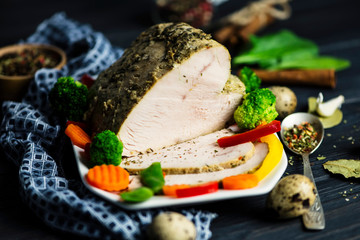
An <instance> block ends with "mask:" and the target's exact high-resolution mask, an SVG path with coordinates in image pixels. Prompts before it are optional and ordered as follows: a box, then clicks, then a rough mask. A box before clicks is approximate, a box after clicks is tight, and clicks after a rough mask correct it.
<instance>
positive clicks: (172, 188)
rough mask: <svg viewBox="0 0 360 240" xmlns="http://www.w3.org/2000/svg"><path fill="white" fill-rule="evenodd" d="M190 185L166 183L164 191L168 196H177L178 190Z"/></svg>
mask: <svg viewBox="0 0 360 240" xmlns="http://www.w3.org/2000/svg"><path fill="white" fill-rule="evenodd" d="M189 187H190V185H188V184H175V185H165V186H163V189H162V190H163V193H164V195H166V196H169V197H176V190H178V189H183V188H189Z"/></svg>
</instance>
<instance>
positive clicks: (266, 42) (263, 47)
mask: <svg viewBox="0 0 360 240" xmlns="http://www.w3.org/2000/svg"><path fill="white" fill-rule="evenodd" d="M250 43H251V44H252V48H251V49H250V50H248V51H247V52H245V53H243V54H240V55H239V56H236V57H235V58H234V60H233V62H234V64H249V63H256V62H258V61H264V60H268V61H269V60H272V62H274V59H278V58H280V57H282V56H283V55H285V54H286V55H290V54H294V55H300V54H301V55H303V53H299V52H306V55H308V54H309V53H311V54H312V55H317V53H318V48H317V46H316V44H315V43H313V42H311V41H310V40H307V39H303V38H300V37H298V36H296V35H295V34H294V33H292V32H290V31H287V30H283V31H280V32H278V33H275V34H270V35H266V36H263V37H256V36H252V37H251V38H250Z"/></svg>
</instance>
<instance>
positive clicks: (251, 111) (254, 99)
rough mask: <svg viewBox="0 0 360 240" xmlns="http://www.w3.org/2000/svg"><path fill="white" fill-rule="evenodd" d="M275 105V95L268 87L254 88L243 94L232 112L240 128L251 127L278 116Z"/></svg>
mask: <svg viewBox="0 0 360 240" xmlns="http://www.w3.org/2000/svg"><path fill="white" fill-rule="evenodd" d="M275 105H276V97H275V95H274V94H273V93H272V92H271V91H270V90H269V89H268V88H260V89H256V90H254V91H251V92H249V93H247V94H245V96H244V100H243V102H242V103H241V105H240V106H239V107H238V108H237V109H236V111H235V113H234V119H235V121H236V123H237V125H238V126H239V128H240V129H253V128H255V127H257V126H259V125H260V124H263V123H269V122H271V121H272V120H274V119H275V118H276V117H277V116H278V113H277V112H276V108H275Z"/></svg>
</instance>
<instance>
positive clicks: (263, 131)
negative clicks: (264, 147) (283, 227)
mask: <svg viewBox="0 0 360 240" xmlns="http://www.w3.org/2000/svg"><path fill="white" fill-rule="evenodd" d="M280 130H281V124H280V121H277V120H273V121H272V122H270V123H268V124H265V125H260V126H258V127H256V128H254V129H252V130H249V131H246V132H243V133H238V134H235V135H232V136H226V137H222V138H219V139H218V140H217V142H218V144H219V146H220V147H231V146H235V145H238V144H242V143H246V142H253V141H255V140H257V139H259V138H261V137H263V136H266V135H269V134H272V133H276V132H279V131H280Z"/></svg>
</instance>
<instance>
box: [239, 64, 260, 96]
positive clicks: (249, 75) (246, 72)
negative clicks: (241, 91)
mask: <svg viewBox="0 0 360 240" xmlns="http://www.w3.org/2000/svg"><path fill="white" fill-rule="evenodd" d="M239 77H240V80H241V81H242V82H243V83H244V85H245V87H246V93H249V92H251V91H254V90H256V89H259V88H260V85H261V79H260V78H259V77H258V76H257V75H256V74H255V73H254V72H253V71H252V70H251V69H250V68H248V67H244V68H243V69H241V71H240V76H239Z"/></svg>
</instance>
